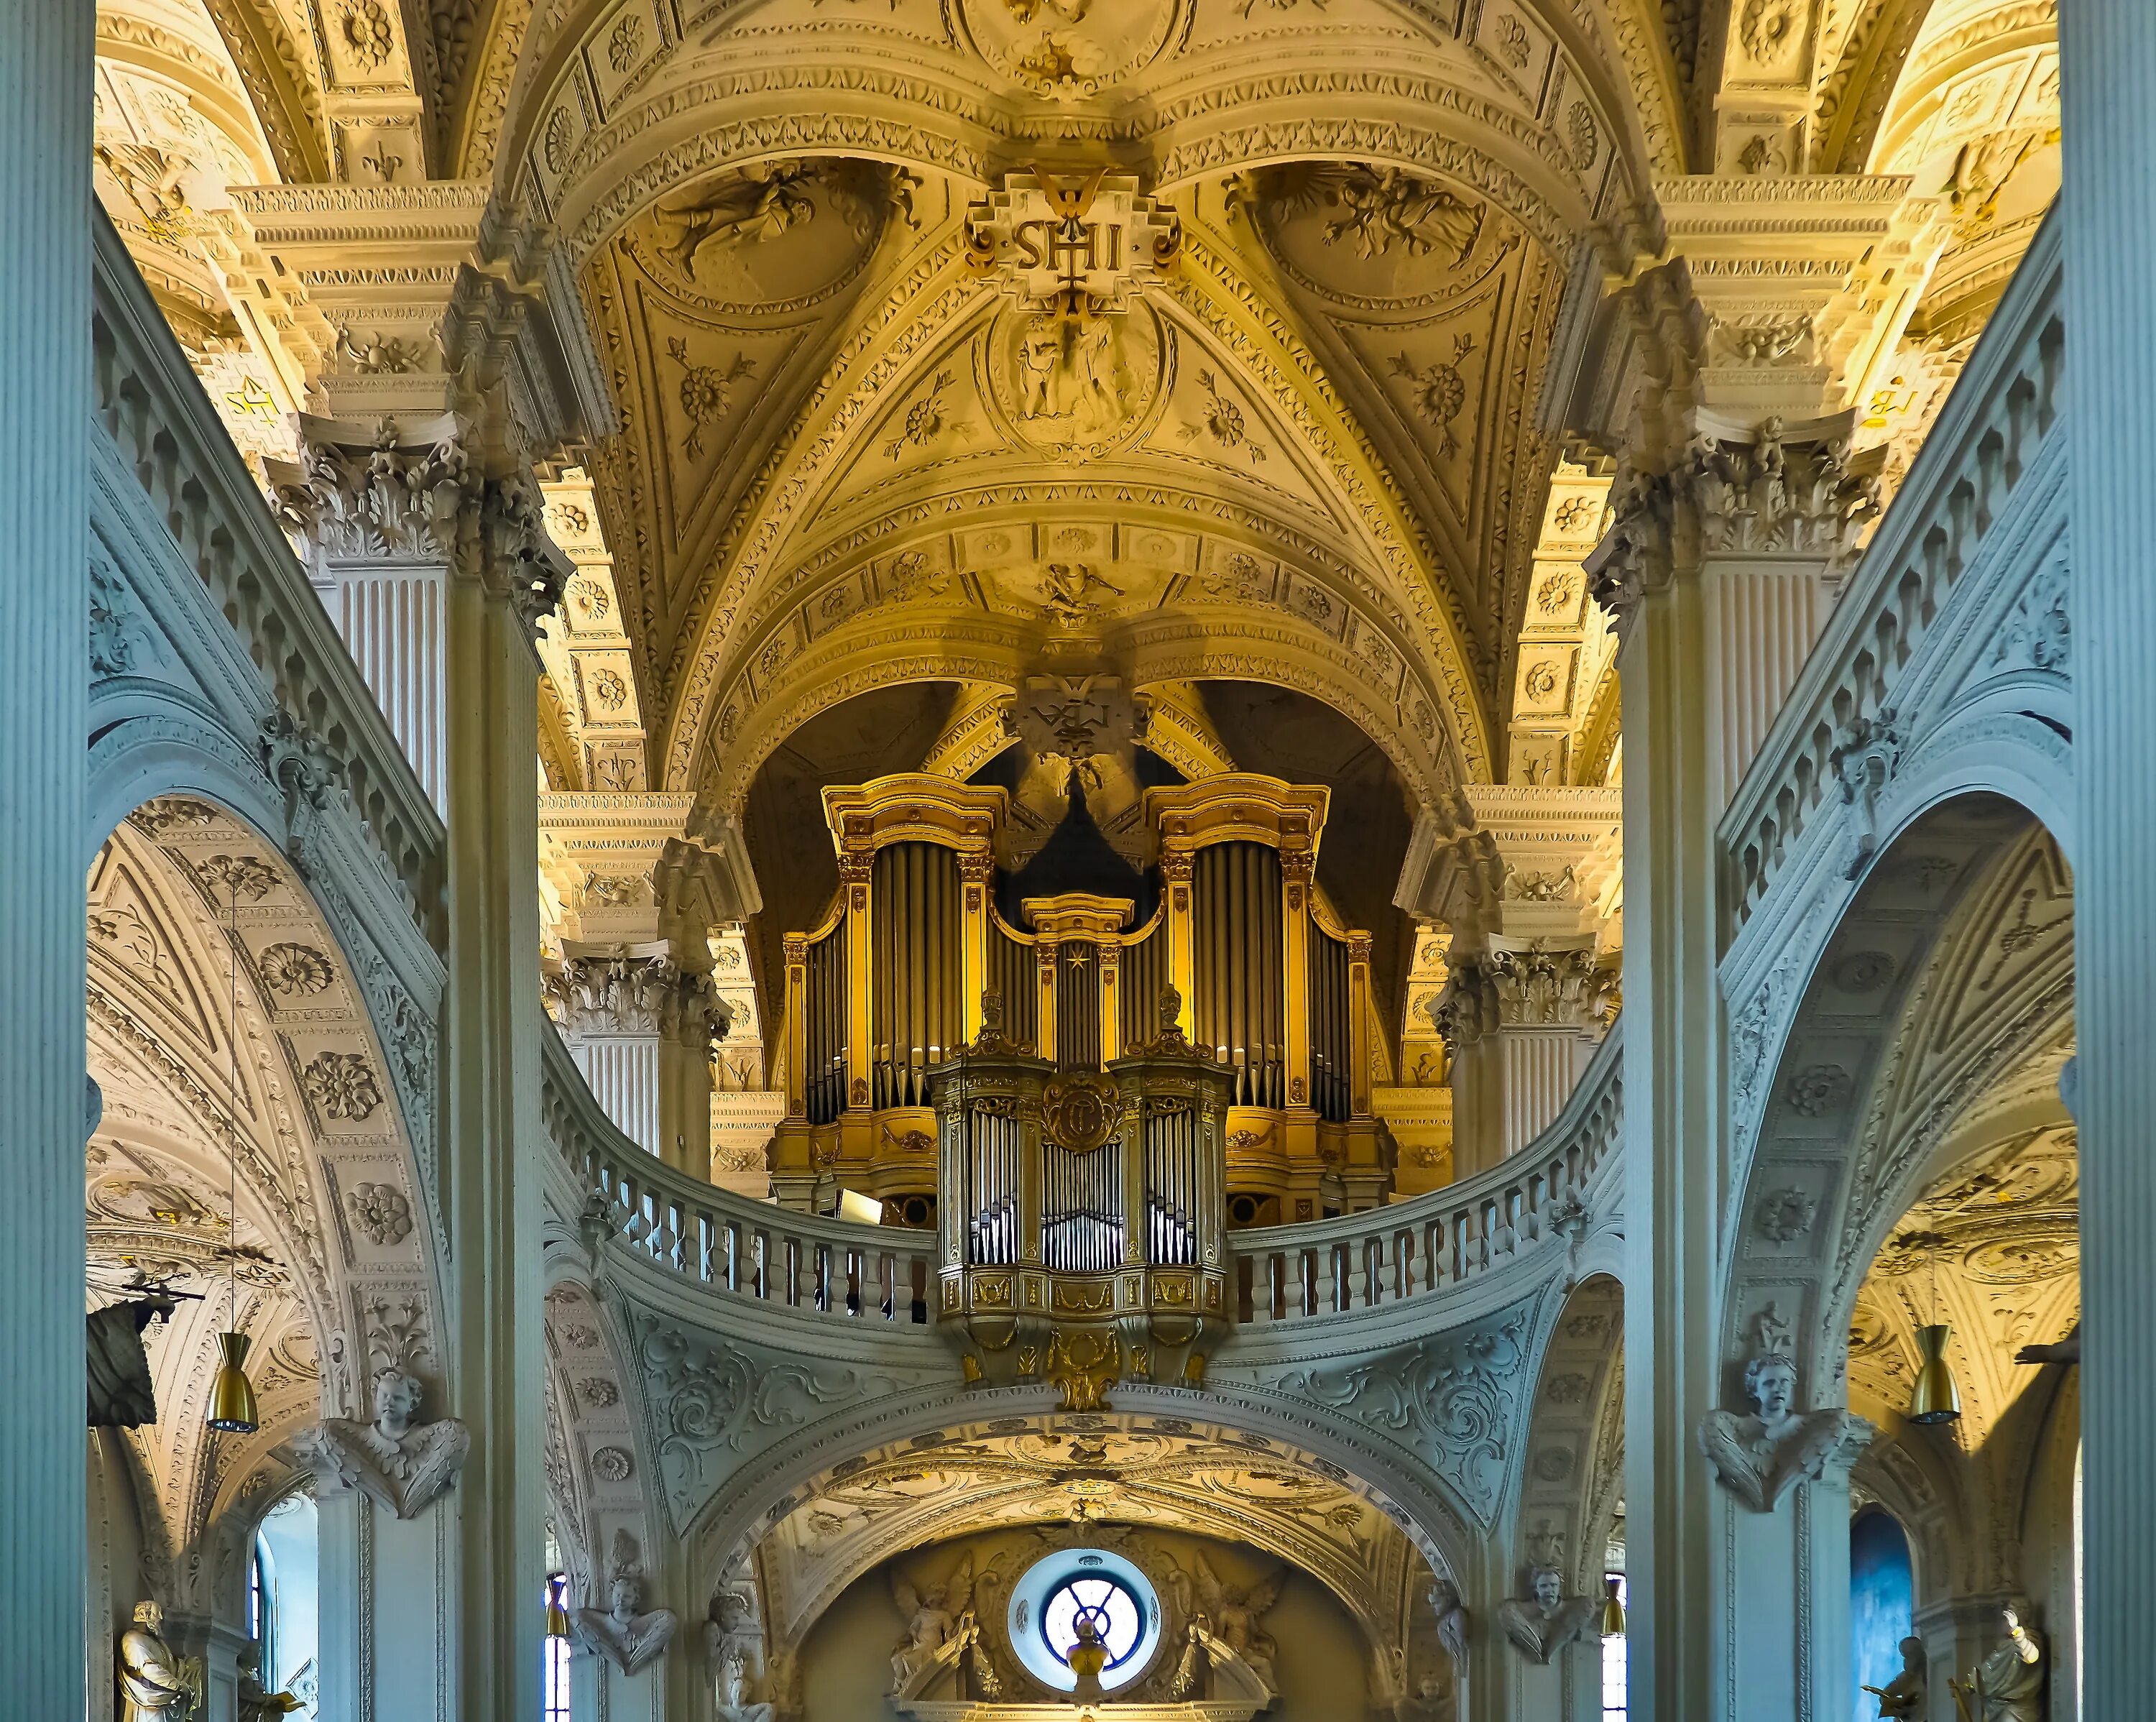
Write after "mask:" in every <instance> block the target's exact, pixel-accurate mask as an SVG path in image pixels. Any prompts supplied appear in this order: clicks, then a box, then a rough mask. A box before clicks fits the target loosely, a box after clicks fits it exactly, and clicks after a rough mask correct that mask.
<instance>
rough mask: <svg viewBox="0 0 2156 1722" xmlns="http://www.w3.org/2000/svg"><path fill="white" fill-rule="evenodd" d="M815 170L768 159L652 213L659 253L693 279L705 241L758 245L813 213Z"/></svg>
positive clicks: (809, 218)
mask: <svg viewBox="0 0 2156 1722" xmlns="http://www.w3.org/2000/svg"><path fill="white" fill-rule="evenodd" d="M813 178H814V169H811V168H808V167H803V166H802V165H801V164H800V163H799V162H762V163H760V164H758V165H757V166H754V167H745V168H743V169H742V171H741V172H739V173H737V174H735V175H733V176H732V177H729V178H727V179H726V180H724V181H722V182H721V183H720V184H718V185H717V186H716V187H714V188H712V189H711V190H709V191H707V192H706V193H703V194H702V195H701V197H698V198H696V199H695V200H694V201H693V202H691V203H684V204H677V205H675V207H674V208H666V207H665V205H663V204H662V205H660V207H658V208H654V210H653V211H652V212H651V219H652V225H653V226H654V228H655V229H657V231H658V235H659V254H660V256H662V257H664V258H665V260H667V261H668V262H669V263H670V264H672V265H674V266H675V268H676V269H678V270H680V271H681V273H682V274H683V275H686V276H688V277H689V279H690V280H692V281H693V280H696V257H697V254H698V253H699V252H701V251H702V250H703V249H704V248H705V247H706V245H713V244H737V243H742V242H747V243H748V244H762V243H763V242H764V241H766V240H768V239H777V238H778V236H779V235H780V234H783V233H784V232H786V231H787V230H788V229H789V228H794V227H805V226H806V225H807V224H808V223H809V222H811V221H814V219H815V218H816V204H815V202H814V199H813V198H810V196H809V195H808V187H809V183H810V182H811V180H812V179H813Z"/></svg>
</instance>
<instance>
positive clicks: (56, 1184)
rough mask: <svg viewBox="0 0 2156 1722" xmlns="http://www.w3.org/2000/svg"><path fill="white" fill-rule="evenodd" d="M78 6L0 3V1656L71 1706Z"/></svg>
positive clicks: (29, 1699) (30, 1691)
mask: <svg viewBox="0 0 2156 1722" xmlns="http://www.w3.org/2000/svg"><path fill="white" fill-rule="evenodd" d="M94 27H95V7H94V6H93V5H92V4H91V3H90V0H16V3H14V4H13V5H10V6H7V7H3V8H0V232H4V233H5V234H7V236H8V239H7V244H6V247H5V249H4V250H3V251H0V462H4V467H5V470H6V471H7V474H8V481H9V485H10V486H11V489H12V491H13V496H12V497H11V501H10V504H9V508H8V546H9V561H10V564H11V575H12V578H10V579H9V581H8V592H9V604H8V625H7V627H6V628H5V629H0V722H4V724H5V733H6V735H7V737H8V746H7V748H5V750H4V758H0V808H5V809H6V813H7V816H6V818H5V820H0V833H4V835H0V860H4V867H0V871H4V873H5V876H6V878H7V882H8V883H7V888H6V889H5V890H4V891H0V939H4V941H5V948H6V950H7V953H8V960H7V962H6V963H5V964H0V1022H4V1023H5V1024H6V1025H7V1026H8V1034H7V1036H6V1041H5V1044H4V1046H0V1115H4V1116H5V1118H7V1120H8V1154H7V1162H8V1200H7V1201H6V1202H5V1203H4V1204H0V1309H5V1310H6V1311H7V1319H6V1320H5V1321H4V1322H0V1379H4V1380H7V1381H8V1383H10V1384H11V1386H10V1390H8V1392H6V1393H5V1394H0V1548H3V1549H6V1550H8V1552H9V1559H8V1560H7V1562H6V1563H5V1570H4V1576H0V1663H4V1666H5V1667H6V1668H7V1671H8V1672H7V1677H6V1678H7V1694H8V1695H7V1699H6V1701H5V1704H4V1705H0V1708H4V1709H7V1711H8V1714H11V1715H22V1716H40V1717H44V1716H65V1715H69V1714H74V1715H80V1714H82V1703H83V1654H84V1653H83V1575H84V1559H85V1552H84V1551H85V1540H86V1536H87V1524H88V1520H87V1514H88V1511H89V1508H88V1503H87V1498H86V1489H87V1472H86V1469H85V1462H84V1446H83V1423H82V1417H83V1396H84V1392H85V1388H84V1383H83V1326H82V1308H83V1306H82V1283H83V1206H82V1169H83V1160H82V1154H83V1127H84V1098H85V1077H84V1073H83V909H84V901H83V874H84V870H85V866H86V864H87V861H88V859H89V856H88V854H87V852H86V851H85V846H84V845H85V839H86V838H88V837H90V836H92V835H95V834H92V833H90V832H89V831H88V830H86V829H85V825H86V815H85V801H84V796H85V759H86V752H85V750H86V748H87V747H88V730H89V718H88V711H87V705H86V701H85V692H86V690H87V687H88V681H89V664H88V655H87V654H88V644H89V637H90V609H89V591H90V579H89V567H90V534H89V517H90V503H89V494H88V475H89V470H90V410H91V409H90V400H91V396H90V219H91V204H90V72H91V56H92V45H91V44H92V38H93V30H94Z"/></svg>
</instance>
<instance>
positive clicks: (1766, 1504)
mask: <svg viewBox="0 0 2156 1722" xmlns="http://www.w3.org/2000/svg"><path fill="white" fill-rule="evenodd" d="M1744 1391H1745V1394H1746V1396H1748V1398H1749V1399H1750V1400H1751V1401H1752V1403H1753V1406H1754V1409H1753V1411H1709V1412H1708V1413H1707V1416H1705V1417H1704V1418H1702V1420H1701V1422H1700V1426H1699V1445H1700V1451H1701V1452H1703V1453H1705V1454H1706V1455H1707V1463H1709V1464H1710V1465H1712V1466H1713V1467H1714V1471H1715V1474H1716V1475H1717V1477H1719V1478H1721V1479H1722V1486H1723V1487H1724V1488H1727V1489H1728V1490H1729V1492H1730V1493H1732V1494H1733V1495H1735V1496H1736V1497H1737V1498H1738V1499H1739V1500H1740V1501H1742V1502H1743V1503H1744V1504H1745V1505H1746V1506H1748V1507H1749V1508H1750V1509H1752V1510H1753V1512H1754V1513H1771V1512H1773V1511H1774V1509H1775V1508H1776V1507H1777V1506H1779V1504H1781V1501H1782V1498H1783V1497H1784V1495H1786V1494H1788V1493H1789V1491H1790V1490H1791V1489H1793V1488H1795V1487H1796V1486H1797V1484H1799V1483H1803V1482H1806V1481H1809V1480H1813V1479H1816V1478H1819V1477H1820V1476H1821V1475H1823V1474H1824V1473H1825V1471H1826V1469H1827V1468H1828V1467H1829V1466H1830V1465H1839V1466H1841V1467H1844V1468H1846V1467H1847V1466H1850V1465H1852V1464H1854V1463H1855V1462H1856V1458H1857V1456H1858V1455H1859V1454H1860V1453H1861V1452H1863V1451H1864V1449H1865V1448H1866V1447H1867V1446H1869V1445H1870V1443H1871V1438H1872V1437H1874V1436H1876V1434H1877V1433H1878V1431H1877V1430H1876V1428H1874V1427H1873V1426H1871V1424H1870V1423H1869V1422H1867V1421H1865V1419H1863V1418H1862V1417H1860V1416H1856V1414H1855V1413H1854V1412H1852V1411H1834V1410H1828V1411H1797V1410H1796V1409H1795V1401H1796V1394H1797V1366H1796V1364H1795V1362H1794V1360H1792V1359H1791V1358H1790V1357H1789V1354H1787V1353H1786V1352H1784V1351H1779V1350H1772V1349H1768V1350H1763V1351H1761V1352H1760V1353H1758V1355H1756V1356H1754V1357H1753V1360H1751V1362H1750V1363H1749V1364H1748V1365H1745V1369H1744Z"/></svg>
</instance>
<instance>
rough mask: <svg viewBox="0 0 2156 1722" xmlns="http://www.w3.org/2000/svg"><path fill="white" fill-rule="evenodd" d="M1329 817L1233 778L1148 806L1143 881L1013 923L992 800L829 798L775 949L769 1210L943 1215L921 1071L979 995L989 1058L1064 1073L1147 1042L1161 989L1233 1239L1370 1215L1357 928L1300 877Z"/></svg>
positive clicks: (1376, 1149)
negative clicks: (778, 965) (1282, 1226)
mask: <svg viewBox="0 0 2156 1722" xmlns="http://www.w3.org/2000/svg"><path fill="white" fill-rule="evenodd" d="M1329 799H1330V798H1329V794H1328V792H1327V790H1326V789H1323V788H1322V787H1317V786H1306V785H1295V784H1286V783H1283V782H1281V780H1279V779H1275V778H1268V777H1262V776H1259V775H1256V774H1248V773H1234V774H1223V775H1220V776H1217V777H1212V778H1205V779H1199V781H1197V782H1194V783H1192V784H1183V785H1179V786H1177V787H1174V788H1154V789H1147V791H1146V792H1145V795H1144V799H1143V802H1142V804H1141V816H1142V820H1143V821H1144V825H1145V827H1146V829H1147V832H1148V834H1149V835H1150V838H1151V847H1152V850H1153V851H1154V852H1155V853H1156V855H1157V858H1158V872H1157V876H1153V877H1146V876H1142V875H1141V874H1140V873H1139V872H1138V871H1137V870H1136V869H1135V868H1131V867H1127V866H1126V867H1122V869H1121V871H1120V874H1119V875H1115V874H1104V875H1103V876H1101V877H1099V878H1091V877H1089V878H1087V879H1086V880H1085V881H1084V882H1083V883H1085V884H1086V886H1087V887H1088V888H1086V889H1075V888H1067V887H1069V886H1070V881H1068V880H1063V881H1061V882H1060V886H1061V887H1064V888H1059V889H1058V890H1057V891H1056V892H1055V894H1053V895H1048V896H1030V895H1029V896H1023V897H1019V899H1018V901H1017V902H1016V903H1015V904H1014V905H1010V904H1009V896H1010V895H1011V894H1012V893H1011V892H1009V888H1008V887H1007V889H1006V894H1005V902H1006V906H1009V907H1014V909H1015V912H1016V914H1017V917H1018V921H1019V923H1024V924H1014V923H1013V922H1012V921H1010V920H1009V919H1006V918H1005V914H1004V908H1003V907H998V900H997V899H998V892H997V889H996V887H997V882H998V864H997V852H998V845H999V842H1000V841H1001V840H1003V838H1004V827H1005V822H1006V820H1007V818H1008V815H1009V796H1008V794H1006V792H1005V791H1004V789H1000V788H996V787H980V786H975V785H968V784H957V783H954V782H952V780H950V779H947V778H940V777H934V776H930V775H927V774H901V775H897V776H893V777H887V778H881V779H876V780H875V781H874V782H872V783H869V784H862V785H860V786H859V787H847V788H832V789H826V790H825V791H824V812H825V817H826V820H827V821H828V822H829V826H830V830H831V835H832V840H833V842H834V846H835V847H836V849H837V851H838V857H839V892H838V895H837V899H836V901H835V902H834V903H833V905H832V907H831V910H830V912H829V914H828V915H827V916H826V917H825V918H824V920H823V921H822V922H821V923H819V924H818V925H817V926H815V927H814V928H811V929H809V930H808V931H805V932H801V933H789V934H788V935H787V937H786V938H785V940H784V943H783V949H784V958H785V1001H784V1007H783V1016H784V1029H783V1033H784V1036H785V1039H784V1047H785V1051H784V1056H783V1063H784V1067H785V1086H786V1091H787V1118H786V1119H785V1121H784V1122H783V1123H782V1124H781V1125H780V1127H779V1129H778V1148H777V1151H776V1159H775V1162H774V1165H773V1175H774V1176H773V1183H774V1188H775V1190H777V1193H778V1196H779V1198H780V1200H782V1201H785V1202H788V1203H789V1204H791V1205H798V1206H826V1207H828V1206H829V1203H830V1202H831V1200H834V1199H835V1195H836V1191H837V1189H838V1188H839V1186H840V1185H844V1186H846V1187H850V1188H853V1189H856V1190H861V1191H863V1192H864V1193H865V1194H869V1195H875V1196H877V1197H880V1198H882V1199H884V1200H892V1201H895V1200H902V1199H917V1198H918V1197H920V1196H921V1195H926V1194H927V1192H929V1191H930V1190H936V1191H937V1194H938V1200H939V1203H940V1201H941V1200H942V1199H943V1195H942V1192H943V1190H944V1189H945V1187H946V1186H947V1178H948V1175H949V1171H950V1169H949V1168H948V1167H947V1166H944V1167H942V1169H941V1170H942V1174H943V1178H942V1180H939V1179H938V1176H937V1173H938V1166H937V1164H936V1161H935V1159H934V1158H933V1154H932V1150H933V1149H934V1145H935V1143H936V1140H937V1135H936V1126H935V1122H934V1119H933V1117H932V1107H933V1104H934V1097H933V1093H932V1090H933V1087H934V1082H933V1080H932V1077H933V1076H934V1074H935V1073H937V1072H946V1073H947V1072H951V1071H952V1069H953V1068H954V1060H953V1057H952V1055H953V1052H954V1051H955V1049H957V1048H958V1047H961V1046H971V1045H972V1044H973V1043H974V1041H976V1040H977V1038H978V1036H979V1035H980V1033H981V1031H982V1028H983V1015H982V1000H983V997H984V996H985V995H988V994H990V993H992V992H993V994H995V995H997V996H998V998H999V999H1000V1000H1001V1005H1002V1009H1003V1013H1004V1019H1003V1021H1002V1024H1001V1025H1000V1027H999V1029H998V1036H999V1037H1000V1038H1001V1040H1002V1041H1004V1042H1005V1043H1007V1044H1010V1045H1014V1046H1018V1047H1019V1048H1020V1049H1021V1050H1022V1051H1023V1052H1024V1055H1025V1056H1029V1057H1030V1058H1031V1059H1033V1060H1034V1061H1038V1062H1039V1064H1041V1065H1042V1066H1043V1067H1047V1068H1051V1069H1054V1070H1060V1071H1062V1072H1065V1073H1077V1072H1087V1071H1091V1072H1103V1071H1106V1070H1108V1069H1110V1068H1111V1067H1113V1066H1114V1065H1115V1064H1116V1061H1117V1060H1118V1059H1120V1058H1122V1057H1123V1056H1125V1055H1126V1053H1127V1051H1131V1050H1132V1049H1135V1048H1137V1046H1141V1045H1150V1044H1152V1043H1153V1042H1154V1041H1157V1040H1158V1025H1157V1024H1156V1022H1155V1021H1154V1013H1155V1010H1156V1007H1157V1003H1158V1000H1159V999H1160V997H1161V996H1162V994H1163V990H1164V989H1166V988H1168V987H1171V986H1172V987H1173V988H1174V989H1175V990H1176V992H1177V994H1178V998H1179V1000H1180V1003H1179V1005H1178V1020H1177V1028H1178V1031H1180V1032H1181V1033H1182V1034H1183V1036H1185V1037H1186V1039H1187V1040H1188V1042H1189V1043H1190V1044H1191V1045H1192V1046H1195V1047H1197V1048H1199V1049H1202V1050H1203V1051H1205V1052H1206V1053H1208V1054H1209V1062H1210V1063H1211V1064H1213V1065H1214V1066H1216V1067H1218V1069H1219V1073H1220V1080H1221V1081H1222V1082H1224V1084H1225V1087H1226V1090H1227V1104H1228V1107H1229V1115H1228V1118H1227V1119H1226V1124H1225V1151H1224V1169H1223V1170H1222V1172H1221V1180H1222V1184H1223V1187H1224V1190H1225V1192H1226V1193H1227V1195H1229V1197H1230V1198H1231V1200H1232V1201H1233V1203H1234V1206H1235V1210H1236V1211H1237V1216H1236V1217H1237V1218H1238V1219H1239V1221H1253V1220H1255V1221H1289V1220H1295V1219H1314V1218H1317V1217H1320V1216H1322V1215H1324V1214H1327V1213H1337V1212H1341V1211H1352V1210H1353V1209H1357V1208H1363V1207H1368V1206H1371V1205H1374V1204H1375V1203H1377V1202H1378V1201H1379V1200H1382V1199H1383V1194H1384V1191H1385V1189H1386V1187H1387V1174H1386V1170H1385V1167H1384V1164H1383V1157H1382V1154H1381V1151H1380V1145H1379V1144H1380V1127H1379V1126H1378V1122H1377V1120H1376V1118H1375V1117H1374V1115H1373V1112H1372V1109H1371V1104H1370V1093H1371V1086H1372V1083H1371V1073H1370V1072H1371V1058H1372V1051H1373V1047H1372V1037H1373V1032H1374V1029H1373V1024H1374V1017H1373V1011H1372V1009H1371V1001H1370V940H1369V936H1368V934H1367V933H1362V932H1359V931H1357V930H1355V929H1353V928H1347V927H1345V926H1342V925H1341V924H1340V923H1338V922H1337V920H1336V919H1335V918H1333V916H1332V914H1331V913H1330V912H1328V910H1327V906H1326V905H1325V903H1324V902H1323V901H1322V895H1321V893H1320V892H1318V890H1317V887H1316V883H1315V871H1316V865H1317V853H1318V846H1319V842H1320V840H1321V838H1322V833H1323V829H1324V823H1325V817H1326V813H1327V807H1328V804H1329ZM1050 841H1051V843H1052V842H1053V841H1054V839H1052V838H1051V840H1050ZM1103 847H1104V848H1105V844H1103ZM1023 883H1024V881H1023V878H1021V880H1020V884H1021V887H1022V885H1023ZM1153 899H1157V901H1153ZM1142 904H1144V905H1146V906H1147V908H1148V912H1147V913H1146V914H1145V915H1144V916H1143V917H1142V918H1141V917H1140V915H1139V912H1138V911H1139V909H1140V907H1141V905H1142ZM969 1068H970V1066H969ZM966 1080H968V1081H971V1080H974V1078H973V1077H968V1078H967V1079H966ZM980 1080H985V1078H981V1079H980Z"/></svg>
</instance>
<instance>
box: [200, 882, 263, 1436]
mask: <svg viewBox="0 0 2156 1722" xmlns="http://www.w3.org/2000/svg"><path fill="white" fill-rule="evenodd" d="M239 950H240V945H239V886H238V885H237V884H236V883H235V884H234V887H233V892H232V956H231V961H232V969H231V983H232V984H231V987H230V990H229V994H228V1005H229V1006H230V1014H229V1015H228V1017H227V1019H226V1025H225V1035H226V1039H227V1041H228V1046H227V1051H228V1052H229V1053H230V1055H231V1063H230V1067H229V1079H228V1086H227V1087H226V1090H225V1118H224V1128H225V1130H226V1137H225V1144H224V1146H225V1166H226V1175H227V1180H228V1182H227V1185H226V1208H225V1215H226V1219H225V1232H224V1259H225V1266H226V1268H227V1270H228V1281H227V1283H226V1289H225V1299H226V1301H225V1307H224V1308H225V1313H224V1331H223V1333H221V1334H218V1336H217V1349H218V1358H219V1362H218V1370H217V1379H216V1380H214V1381H213V1382H212V1383H211V1384H210V1390H209V1417H208V1422H209V1426H210V1427H211V1428H213V1429H215V1430H217V1431H218V1432H220V1433H222V1434H226V1435H252V1434H253V1433H254V1432H255V1431H256V1430H257V1429H259V1428H260V1427H261V1426H262V1417H261V1414H260V1412H259V1411H258V1410H257V1409H256V1407H255V1403H254V1383H253V1382H252V1381H250V1380H248V1379H247V1348H248V1345H249V1343H250V1342H249V1339H248V1337H247V1335H246V1334H243V1333H241V1332H240V1331H239V1140H238V1139H237V1135H236V1132H237V1130H238V1128H239V1125H238V1123H237V1122H236V1121H237V1119H238V1118H239Z"/></svg>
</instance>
